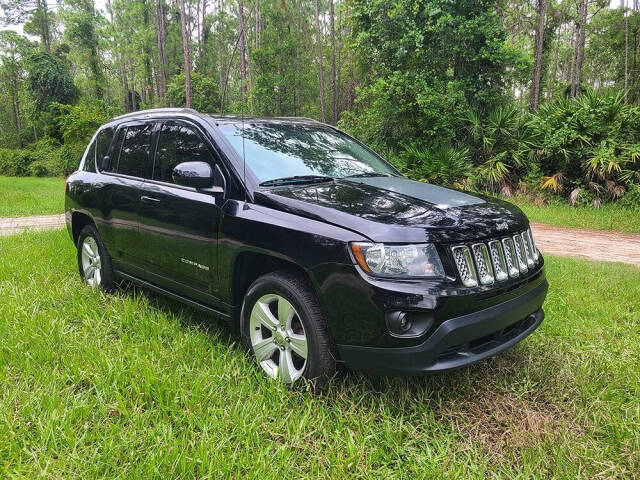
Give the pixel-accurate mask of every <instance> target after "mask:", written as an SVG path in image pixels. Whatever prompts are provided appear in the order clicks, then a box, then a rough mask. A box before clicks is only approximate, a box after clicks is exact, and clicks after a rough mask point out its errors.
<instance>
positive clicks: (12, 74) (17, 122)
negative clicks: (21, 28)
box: [0, 30, 34, 146]
mask: <svg viewBox="0 0 640 480" xmlns="http://www.w3.org/2000/svg"><path fill="white" fill-rule="evenodd" d="M33 49H34V46H33V44H32V43H31V42H29V41H28V40H27V39H26V38H24V37H22V36H20V35H18V34H17V33H15V32H12V31H9V30H7V31H2V32H0V93H4V94H5V95H6V96H7V97H8V98H7V100H8V102H7V101H3V102H0V103H1V104H2V107H0V108H3V110H4V108H7V104H8V110H9V112H8V113H7V115H6V117H5V118H6V119H7V120H8V119H9V116H10V118H11V123H12V125H10V126H8V125H4V126H3V127H2V128H1V129H0V131H1V132H2V133H1V134H0V135H1V136H0V139H2V143H3V144H4V145H9V146H14V145H18V146H20V145H21V143H22V140H21V137H20V135H21V133H22V128H23V120H22V115H23V109H22V98H21V97H22V95H21V93H22V84H23V83H24V79H25V75H26V72H25V65H24V63H25V56H28V55H30V54H31V53H32V51H33ZM7 127H10V128H7ZM11 131H13V132H11ZM10 132H11V133H10Z"/></svg>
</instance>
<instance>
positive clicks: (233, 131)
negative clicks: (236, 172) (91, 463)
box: [220, 122, 396, 182]
mask: <svg viewBox="0 0 640 480" xmlns="http://www.w3.org/2000/svg"><path fill="white" fill-rule="evenodd" d="M220 129H221V130H222V133H223V134H224V135H225V137H226V138H227V140H229V142H230V143H231V145H232V146H233V147H234V148H235V149H236V151H237V152H238V154H239V155H240V156H242V154H243V152H244V154H245V158H246V162H247V166H248V167H249V168H251V170H252V171H253V173H254V174H255V175H256V177H258V180H259V181H260V182H264V181H267V180H272V179H275V178H282V177H290V176H294V175H325V176H330V177H347V176H351V175H362V174H371V173H379V174H383V175H396V173H395V171H394V170H393V168H392V167H391V166H390V165H389V164H388V163H386V162H385V161H384V160H383V159H382V158H380V157H379V156H378V155H376V154H375V153H373V152H372V151H371V150H369V149H368V148H366V147H364V146H362V145H360V144H359V143H358V142H356V141H354V140H353V139H351V138H349V137H348V136H346V135H344V134H343V133H340V132H338V131H336V130H334V129H332V128H330V127H326V126H324V125H305V124H287V123H277V122H274V123H269V122H264V123H262V122H259V123H247V124H245V125H244V127H243V126H242V125H241V124H226V125H225V124H223V125H220Z"/></svg>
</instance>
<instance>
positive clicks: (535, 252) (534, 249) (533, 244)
mask: <svg viewBox="0 0 640 480" xmlns="http://www.w3.org/2000/svg"><path fill="white" fill-rule="evenodd" d="M527 235H528V236H529V244H530V245H531V250H532V252H533V261H534V262H535V263H538V259H539V258H540V252H538V248H537V247H536V242H534V241H533V233H532V232H531V229H530V228H528V229H527Z"/></svg>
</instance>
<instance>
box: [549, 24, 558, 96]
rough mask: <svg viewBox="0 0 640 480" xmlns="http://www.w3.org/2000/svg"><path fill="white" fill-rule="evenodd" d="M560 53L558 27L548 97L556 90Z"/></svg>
mask: <svg viewBox="0 0 640 480" xmlns="http://www.w3.org/2000/svg"><path fill="white" fill-rule="evenodd" d="M559 53H560V27H558V29H557V30H556V51H555V52H554V54H553V70H552V73H551V92H550V93H549V97H551V98H553V95H554V94H555V92H556V83H557V78H558V55H559Z"/></svg>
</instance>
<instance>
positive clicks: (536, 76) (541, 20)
mask: <svg viewBox="0 0 640 480" xmlns="http://www.w3.org/2000/svg"><path fill="white" fill-rule="evenodd" d="M546 15H547V2H546V0H538V28H537V29H536V41H535V49H534V54H533V56H534V67H533V79H532V81H531V99H530V102H531V106H530V108H531V112H533V113H535V112H536V110H537V109H538V101H539V99H540V78H541V76H542V47H543V42H544V26H545V20H546Z"/></svg>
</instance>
